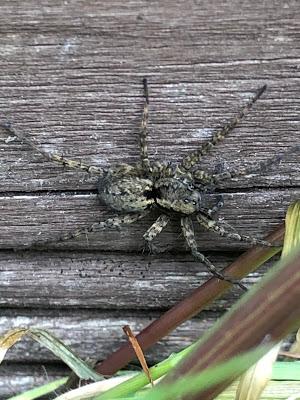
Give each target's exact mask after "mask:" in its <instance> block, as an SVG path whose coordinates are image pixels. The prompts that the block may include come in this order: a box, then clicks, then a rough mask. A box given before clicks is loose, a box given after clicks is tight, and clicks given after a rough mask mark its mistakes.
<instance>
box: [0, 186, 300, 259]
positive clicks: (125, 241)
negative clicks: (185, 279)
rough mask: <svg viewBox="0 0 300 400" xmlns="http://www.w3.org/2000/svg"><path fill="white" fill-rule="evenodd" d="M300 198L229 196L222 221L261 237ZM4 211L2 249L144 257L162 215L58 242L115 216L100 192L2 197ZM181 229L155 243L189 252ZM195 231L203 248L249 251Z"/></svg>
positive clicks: (292, 192) (285, 193) (270, 193)
mask: <svg viewBox="0 0 300 400" xmlns="http://www.w3.org/2000/svg"><path fill="white" fill-rule="evenodd" d="M299 195H300V190H299V189H298V188H290V189H285V190H283V189H280V190H278V189H277V190H266V189H260V190H256V191H254V192H248V191H247V192H242V191H238V192H232V193H224V201H225V206H224V207H223V208H222V210H221V211H220V213H219V218H221V220H222V219H224V221H226V222H227V223H228V224H231V225H232V226H233V227H234V228H235V229H236V230H237V231H240V232H241V233H244V234H248V235H252V236H255V237H262V236H264V235H266V234H268V233H269V232H270V231H271V230H272V229H273V228H274V227H275V226H276V225H278V224H279V223H281V222H282V220H283V218H284V215H285V212H286V210H287V207H288V205H289V204H290V203H291V202H292V201H295V200H296V199H298V198H299ZM212 203H213V198H212ZM0 207H1V210H2V213H1V218H0V247H1V248H3V249H8V248H16V249H18V248H22V247H23V246H26V245H29V244H33V243H34V242H37V241H38V242H41V243H42V242H43V241H46V240H51V241H53V242H54V243H51V244H48V245H45V246H42V244H41V247H46V248H47V247H49V248H50V247H52V248H54V247H60V248H61V249H62V248H63V249H72V248H73V249H93V250H98V251H127V252H129V251H130V252H132V251H135V252H138V253H140V252H141V251H142V249H143V246H144V242H143V234H144V233H145V231H146V230H147V229H148V228H149V227H150V225H151V224H152V223H153V222H154V221H155V219H156V217H157V215H158V214H157V213H156V212H152V213H151V214H150V215H149V216H147V217H145V218H144V219H142V220H141V221H139V222H136V223H133V224H130V225H127V226H126V225H124V226H123V227H121V229H120V231H116V230H106V231H103V232H98V233H93V234H90V235H88V236H85V235H83V236H81V237H79V238H77V239H75V240H70V241H66V242H63V243H60V244H57V243H56V241H57V239H58V238H59V237H60V236H61V235H62V234H64V233H66V232H72V231H74V230H76V229H77V228H84V227H87V226H88V225H90V224H92V223H94V222H97V221H104V220H105V219H107V218H109V217H111V216H113V215H116V213H114V212H112V211H111V210H109V209H108V208H107V206H105V205H101V204H99V201H98V199H97V196H96V194H71V193H62V194H54V193H52V194H50V193H49V194H44V193H42V194H39V195H37V194H33V195H9V196H7V195H5V196H0ZM179 226H180V224H179V218H178V217H177V218H176V217H174V218H173V220H172V223H171V224H170V225H168V226H167V227H166V228H165V230H164V231H163V232H162V233H161V234H160V235H159V236H158V238H157V239H156V240H155V245H156V246H157V251H166V250H169V251H176V252H178V251H183V250H184V249H185V245H184V239H183V237H182V235H181V230H180V227H179ZM195 228H196V230H197V238H198V243H199V249H201V250H212V249H213V250H224V249H230V250H237V249H242V248H246V247H247V245H246V244H244V243H239V242H236V241H231V240H228V239H221V238H220V237H219V236H218V235H217V234H215V233H207V231H205V230H203V229H201V228H199V227H198V224H196V222H195Z"/></svg>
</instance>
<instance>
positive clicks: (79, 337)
mask: <svg viewBox="0 0 300 400" xmlns="http://www.w3.org/2000/svg"><path fill="white" fill-rule="evenodd" d="M5 314H6V315H5ZM158 316H159V313H157V312H156V313H155V312H152V313H149V312H138V311H132V312H123V313H120V312H109V313H108V312H105V313H103V312H99V311H96V310H74V311H72V312H69V313H68V312H66V311H64V312H63V311H60V312H57V311H56V310H51V311H47V310H46V311H45V310H40V311H39V310H34V311H33V312H26V311H16V312H14V313H12V312H11V313H9V312H6V313H4V315H2V316H1V317H0V327H1V328H0V329H1V332H0V335H2V334H3V333H4V332H6V331H7V330H9V329H12V328H19V327H24V326H26V327H28V326H35V327H39V328H42V329H46V330H48V331H49V332H51V333H53V334H54V335H56V336H57V337H59V338H60V339H61V340H63V341H64V342H65V343H66V344H68V345H70V346H71V348H72V349H73V350H74V351H75V352H76V353H77V354H78V355H79V356H80V357H82V358H87V357H92V358H93V357H95V361H96V360H97V359H98V360H102V359H103V358H104V357H106V356H107V355H108V354H109V353H110V352H111V351H112V350H113V349H117V348H118V346H119V345H120V343H121V342H124V341H126V340H127V339H126V337H125V335H124V332H123V330H122V327H123V326H124V325H126V324H127V325H130V327H131V328H132V330H133V331H134V332H136V333H137V332H139V331H140V330H141V329H142V328H143V327H145V326H147V325H148V324H149V323H150V322H151V321H152V320H153V319H154V318H157V317H158ZM218 317H220V313H215V314H214V315H213V314H211V313H203V316H202V317H201V320H200V319H193V320H190V321H187V322H186V323H184V324H183V325H182V326H180V327H179V328H177V329H176V330H175V331H174V332H172V333H171V334H170V335H169V336H168V337H166V338H165V339H163V340H161V341H160V342H159V343H158V344H157V345H155V346H154V347H153V348H152V349H150V350H149V351H147V353H146V355H147V360H148V361H149V363H151V364H152V363H155V362H157V361H159V360H162V359H163V358H165V357H168V356H169V355H170V354H171V353H172V352H177V351H179V350H180V349H182V348H184V347H186V346H188V345H189V344H191V343H192V342H193V341H195V340H196V339H197V338H198V337H200V336H201V335H202V334H203V333H204V332H205V331H206V330H207V329H208V328H209V327H210V326H212V324H213V322H214V321H215V320H216V319H217V318H218ZM5 359H6V360H7V361H18V362H41V363H47V362H53V361H56V360H58V359H57V357H56V356H55V355H54V354H52V353H50V352H49V351H48V350H47V349H45V348H43V347H41V346H40V345H39V344H38V343H36V342H34V341H33V340H31V339H26V338H24V340H23V339H22V340H21V341H20V342H18V343H17V344H16V345H15V346H14V347H13V348H12V349H11V350H10V351H9V352H8V353H7V355H6V357H5Z"/></svg>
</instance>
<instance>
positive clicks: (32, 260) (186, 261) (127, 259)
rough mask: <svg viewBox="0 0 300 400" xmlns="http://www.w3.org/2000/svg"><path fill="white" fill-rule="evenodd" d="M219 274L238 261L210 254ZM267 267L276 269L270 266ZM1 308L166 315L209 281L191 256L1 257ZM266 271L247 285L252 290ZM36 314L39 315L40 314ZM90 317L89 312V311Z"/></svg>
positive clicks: (219, 306)
mask: <svg viewBox="0 0 300 400" xmlns="http://www.w3.org/2000/svg"><path fill="white" fill-rule="evenodd" d="M208 257H209V258H210V260H212V261H213V262H214V263H215V265H216V267H217V268H224V267H225V266H227V265H228V264H229V263H230V262H232V261H233V260H234V258H235V256H234V255H232V256H223V255H217V254H215V253H214V254H208ZM267 265H268V266H269V267H270V266H271V265H272V264H267ZM0 268H1V275H2V277H3V280H2V282H0V291H1V300H0V305H1V306H2V307H12V306H15V307H19V308H22V307H34V308H35V309H38V308H47V307H61V308H74V307H75V308H76V307H87V308H90V309H92V308H97V309H98V310H99V309H102V310H103V309H105V310H109V309H122V310H126V309H136V310H138V309H142V310H149V311H150V310H151V309H160V310H163V309H166V308H169V307H170V306H172V305H173V304H175V303H176V302H178V301H179V300H180V299H182V298H183V297H184V296H187V295H188V294H189V293H190V292H192V290H193V289H195V288H196V287H198V286H200V285H201V283H203V282H205V281H206V280H207V279H208V278H209V277H210V276H211V275H210V274H209V272H208V271H207V268H206V267H205V266H204V265H202V264H199V263H198V262H195V261H194V260H193V259H192V258H191V256H189V255H185V254H182V255H172V254H164V255H159V256H156V257H155V256H152V257H144V256H142V255H139V256H138V255H135V254H132V255H129V254H120V253H119V254H114V253H100V254H98V253H93V252H91V253H84V252H81V253H74V252H70V253H68V252H64V253H59V252H53V253H52V252H49V253H36V254H20V255H18V254H11V253H10V252H1V253H0ZM263 271H265V269H264V270H261V271H260V272H255V273H254V274H252V275H251V276H249V277H247V278H245V279H244V280H243V282H245V283H246V284H249V286H250V285H251V284H253V283H254V282H256V281H257V280H259V279H260V277H261V275H262V274H263V273H264V272H263ZM240 295H241V290H240V289H238V288H234V289H233V290H232V291H231V293H230V294H228V295H227V296H226V297H224V298H223V299H221V300H218V302H216V303H214V304H212V305H211V306H210V309H211V310H224V309H225V308H228V307H230V305H231V304H232V303H233V301H235V300H236V299H237V298H238V297H239V296H240ZM37 311H38V310H37ZM87 312H88V311H87Z"/></svg>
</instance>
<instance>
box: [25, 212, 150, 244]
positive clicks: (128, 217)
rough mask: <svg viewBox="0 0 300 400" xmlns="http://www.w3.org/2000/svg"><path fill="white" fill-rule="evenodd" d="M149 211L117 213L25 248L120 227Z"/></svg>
mask: <svg viewBox="0 0 300 400" xmlns="http://www.w3.org/2000/svg"><path fill="white" fill-rule="evenodd" d="M148 213H149V211H148V210H147V211H144V212H142V213H139V214H133V213H128V214H124V215H117V216H116V217H112V218H108V219H107V220H105V221H101V222H95V223H93V224H91V225H89V226H87V227H85V228H79V229H76V230H75V231H73V232H70V233H66V234H64V235H62V236H60V237H59V238H58V239H55V240H48V241H47V240H46V241H37V242H34V243H33V244H32V245H29V246H25V248H30V249H32V248H37V247H40V246H44V245H48V244H55V243H60V242H65V241H67V240H70V239H74V238H77V237H79V236H82V235H87V234H88V233H91V232H99V231H104V230H106V229H120V228H121V225H125V224H126V225H128V224H132V223H133V222H136V221H138V220H140V219H142V218H144V217H145V216H146V215H147V214H148Z"/></svg>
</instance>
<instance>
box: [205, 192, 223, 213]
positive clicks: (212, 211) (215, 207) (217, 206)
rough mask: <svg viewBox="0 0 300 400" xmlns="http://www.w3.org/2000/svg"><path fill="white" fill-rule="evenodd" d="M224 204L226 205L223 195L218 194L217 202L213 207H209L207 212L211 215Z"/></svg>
mask: <svg viewBox="0 0 300 400" xmlns="http://www.w3.org/2000/svg"><path fill="white" fill-rule="evenodd" d="M223 206H224V199H223V196H222V195H220V196H218V202H217V204H216V205H215V206H213V207H212V208H210V209H208V210H207V211H206V214H207V215H209V216H210V217H211V216H212V215H213V214H215V213H217V212H218V211H219V210H220V209H221V208H222V207H223Z"/></svg>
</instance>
